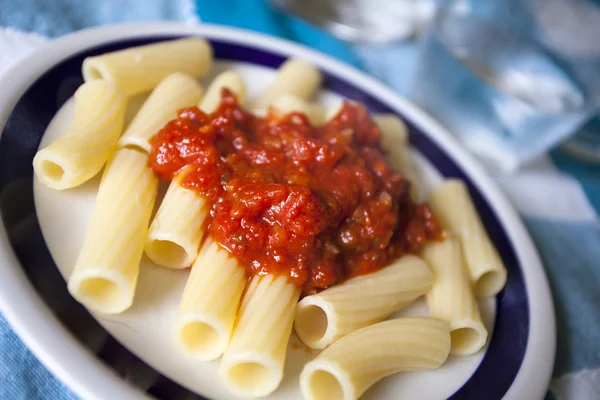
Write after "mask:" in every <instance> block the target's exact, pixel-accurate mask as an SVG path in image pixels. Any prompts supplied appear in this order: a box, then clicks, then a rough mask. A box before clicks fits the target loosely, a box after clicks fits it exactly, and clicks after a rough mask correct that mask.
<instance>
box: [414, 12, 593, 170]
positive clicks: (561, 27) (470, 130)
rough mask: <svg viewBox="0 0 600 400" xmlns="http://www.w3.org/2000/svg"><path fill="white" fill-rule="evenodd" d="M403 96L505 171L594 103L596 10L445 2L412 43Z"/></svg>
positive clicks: (586, 115)
mask: <svg viewBox="0 0 600 400" xmlns="http://www.w3.org/2000/svg"><path fill="white" fill-rule="evenodd" d="M421 46H422V50H421V56H420V60H419V66H418V68H417V71H418V72H417V75H416V77H415V80H414V84H413V87H412V91H411V96H412V97H413V99H414V100H415V101H416V102H417V103H419V104H420V105H421V106H423V107H424V108H425V109H426V110H428V111H429V112H430V113H431V114H433V115H434V116H435V117H437V119H438V120H440V121H441V122H442V123H445V124H446V125H447V126H448V127H449V128H450V130H451V131H452V132H453V133H455V134H456V135H457V137H458V138H459V139H460V140H461V141H462V142H463V143H464V144H465V145H466V146H467V147H468V148H469V149H471V150H472V151H473V152H475V153H476V154H478V155H480V156H481V158H482V159H483V160H484V161H487V162H488V164H491V165H492V167H494V168H498V169H500V170H504V171H512V170H515V169H516V168H518V167H519V166H520V165H522V164H523V163H525V162H527V161H528V160H530V159H532V158H534V157H536V156H538V155H540V154H541V153H543V152H545V151H546V150H548V149H549V148H550V147H552V146H553V145H555V144H557V143H558V142H560V141H562V140H564V139H565V138H567V137H568V136H569V135H570V134H572V133H574V132H575V131H576V130H577V129H578V127H579V126H580V125H582V124H583V123H585V122H586V121H587V120H588V119H590V117H591V116H593V114H594V113H595V112H596V111H598V109H599V105H600V5H599V4H598V2H594V1H590V0H502V1H498V0H446V1H443V2H440V7H439V8H438V11H437V13H436V16H435V18H434V20H433V21H432V23H431V25H430V26H429V29H428V31H427V33H426V34H425V35H424V36H423V38H422V43H421Z"/></svg>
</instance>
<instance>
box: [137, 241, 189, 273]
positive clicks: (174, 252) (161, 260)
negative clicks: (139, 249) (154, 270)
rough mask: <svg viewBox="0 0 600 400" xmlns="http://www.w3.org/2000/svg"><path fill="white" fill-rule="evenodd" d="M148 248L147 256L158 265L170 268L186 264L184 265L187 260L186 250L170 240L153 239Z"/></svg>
mask: <svg viewBox="0 0 600 400" xmlns="http://www.w3.org/2000/svg"><path fill="white" fill-rule="evenodd" d="M148 250H149V251H147V253H149V254H148V256H149V257H150V258H151V259H152V261H154V262H155V263H157V264H159V265H162V266H165V267H170V268H181V267H187V266H188V265H186V264H187V262H188V253H187V251H186V250H185V249H184V248H183V247H182V246H180V245H178V244H177V243H174V242H171V241H170V240H153V241H152V242H151V243H150V248H149V249H148Z"/></svg>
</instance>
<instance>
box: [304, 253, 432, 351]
mask: <svg viewBox="0 0 600 400" xmlns="http://www.w3.org/2000/svg"><path fill="white" fill-rule="evenodd" d="M433 281H434V277H433V274H432V273H431V269H430V268H429V266H428V265H427V264H425V262H423V260H421V259H420V258H419V257H416V256H412V255H407V256H404V257H402V258H400V259H398V260H396V261H394V262H393V263H392V264H391V265H389V266H387V267H385V268H383V269H381V270H379V271H377V272H373V273H370V274H368V275H364V276H359V277H356V278H353V279H350V280H348V281H346V282H344V283H342V284H340V285H337V286H334V287H332V288H330V289H326V290H324V291H322V292H321V293H318V294H315V295H312V296H307V297H305V298H304V299H302V300H301V301H300V302H299V303H298V306H297V307H296V319H295V321H294V327H295V329H296V333H297V334H298V337H300V339H301V340H302V341H303V342H304V343H305V344H306V345H307V346H309V347H312V348H313V349H324V348H325V347H327V346H329V345H330V344H331V343H333V342H335V341H336V340H338V339H339V338H341V337H343V336H345V335H347V334H349V333H351V332H353V331H355V330H357V329H360V328H363V327H365V326H368V325H372V324H374V323H376V322H379V321H382V320H383V319H385V318H387V317H389V316H390V315H391V314H393V313H395V312H397V311H399V310H401V309H402V308H404V307H406V306H407V305H409V304H410V303H412V302H413V301H415V300H416V299H417V298H418V297H421V296H423V295H424V294H425V293H427V291H429V289H430V288H431V285H432V284H433Z"/></svg>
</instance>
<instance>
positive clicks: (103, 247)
mask: <svg viewBox="0 0 600 400" xmlns="http://www.w3.org/2000/svg"><path fill="white" fill-rule="evenodd" d="M157 189H158V179H157V178H156V176H155V175H154V173H153V172H152V170H151V169H150V168H149V167H148V155H147V154H145V153H143V152H140V151H138V150H135V149H121V150H118V151H117V152H115V154H114V156H113V158H112V160H111V161H110V162H109V164H108V166H107V167H106V171H105V172H104V176H103V177H102V182H101V183H100V188H99V190H98V197H97V199H96V208H95V209H94V214H93V216H92V221H91V223H90V227H89V228H88V232H87V235H86V238H85V242H84V244H83V248H82V249H81V252H80V253H79V257H78V258H77V262H76V263H75V268H74V270H73V272H72V273H71V276H70V277H69V283H68V288H69V292H70V293H71V295H72V296H73V297H74V298H75V299H77V301H79V302H80V303H82V304H84V305H85V306H86V307H88V308H89V309H91V310H94V311H97V312H101V313H106V314H115V313H120V312H123V311H125V310H126V309H127V308H129V306H131V303H132V302H133V297H134V293H135V287H136V284H137V277H138V273H139V269H140V260H141V258H142V252H143V246H144V237H145V234H146V230H147V229H148V223H149V221H150V213H151V212H152V207H153V206H154V201H155V198H156V192H157Z"/></svg>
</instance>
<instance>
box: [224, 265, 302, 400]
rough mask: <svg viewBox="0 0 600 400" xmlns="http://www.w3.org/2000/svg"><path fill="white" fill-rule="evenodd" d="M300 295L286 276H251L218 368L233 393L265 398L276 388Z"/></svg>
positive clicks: (279, 380)
mask: <svg viewBox="0 0 600 400" xmlns="http://www.w3.org/2000/svg"><path fill="white" fill-rule="evenodd" d="M299 296H300V289H299V288H297V287H295V286H294V285H292V284H291V283H290V282H288V280H287V278H286V277H285V276H279V277H277V276H273V275H266V276H255V277H254V278H253V279H252V282H251V283H250V286H249V288H248V289H247V291H246V294H245V295H244V299H243V300H242V305H241V307H240V310H239V316H238V320H237V322H236V326H235V330H234V332H233V337H232V338H231V342H230V344H229V347H228V349H227V350H226V351H225V354H224V355H223V361H222V362H221V366H220V367H219V375H220V376H221V379H223V382H225V384H226V385H227V387H228V388H230V389H231V391H232V392H234V393H236V394H238V395H240V396H245V397H264V396H267V395H268V394H270V393H272V392H273V391H274V390H275V389H277V386H279V383H280V382H281V379H282V378H283V363H284V361H285V355H286V351H287V343H288V340H289V338H290V334H291V332H292V322H293V320H294V310H295V307H296V303H297V302H298V297H299Z"/></svg>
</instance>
